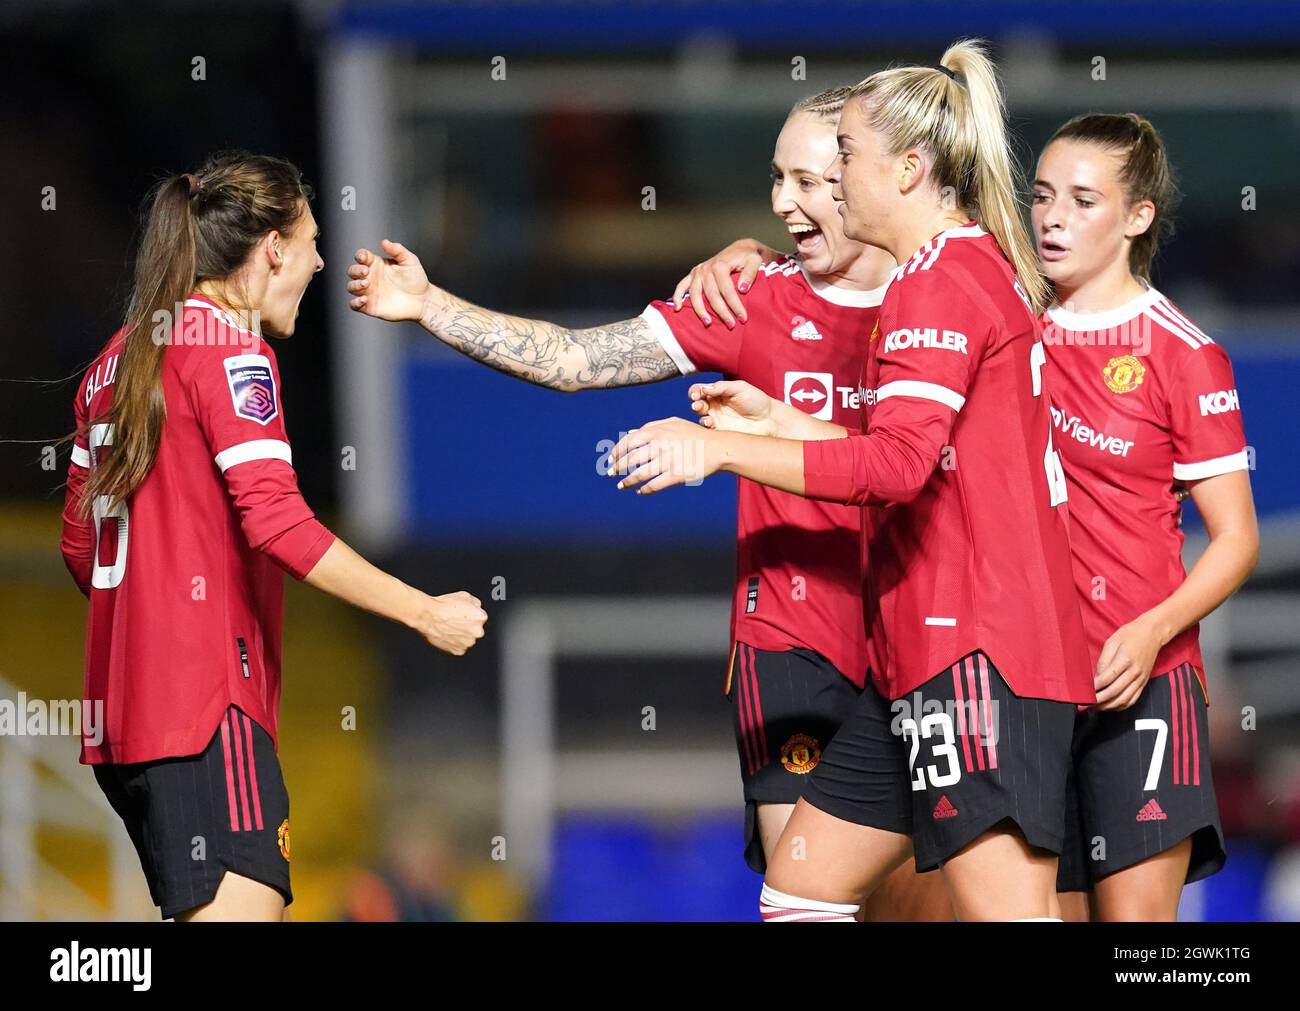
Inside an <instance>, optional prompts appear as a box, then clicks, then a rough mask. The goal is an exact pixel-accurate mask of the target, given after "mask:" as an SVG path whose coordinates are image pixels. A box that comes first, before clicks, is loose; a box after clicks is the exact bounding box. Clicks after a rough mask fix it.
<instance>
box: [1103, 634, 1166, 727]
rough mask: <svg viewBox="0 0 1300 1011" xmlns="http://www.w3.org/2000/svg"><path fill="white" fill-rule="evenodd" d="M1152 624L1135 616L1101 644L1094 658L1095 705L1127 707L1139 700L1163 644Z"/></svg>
mask: <svg viewBox="0 0 1300 1011" xmlns="http://www.w3.org/2000/svg"><path fill="white" fill-rule="evenodd" d="M1164 644H1165V642H1164V637H1163V636H1161V634H1160V632H1159V630H1158V629H1157V628H1156V626H1155V624H1154V623H1153V622H1151V621H1149V620H1148V619H1147V618H1145V617H1139V618H1135V619H1134V620H1133V621H1130V622H1129V623H1128V624H1127V625H1125V626H1123V627H1122V628H1119V629H1117V630H1116V631H1115V633H1114V634H1113V635H1112V636H1111V637H1110V638H1109V639H1107V640H1106V644H1105V645H1104V646H1102V647H1101V656H1100V657H1098V659H1097V675H1096V677H1095V678H1094V680H1093V687H1094V688H1096V689H1097V708H1098V709H1104V710H1117V709H1127V708H1128V707H1129V706H1131V705H1133V703H1134V702H1136V701H1137V700H1138V697H1139V696H1140V695H1141V694H1142V690H1143V689H1144V688H1146V686H1147V682H1148V681H1150V680H1151V668H1152V667H1153V666H1154V665H1155V662H1156V654H1158V653H1159V652H1160V649H1161V647H1162V646H1164Z"/></svg>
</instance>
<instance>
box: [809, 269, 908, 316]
mask: <svg viewBox="0 0 1300 1011" xmlns="http://www.w3.org/2000/svg"><path fill="white" fill-rule="evenodd" d="M799 269H800V270H801V271H802V272H803V277H804V280H805V281H807V282H808V287H810V288H811V289H812V290H813V294H815V295H820V296H821V297H822V298H824V299H826V301H827V302H831V303H833V304H834V305H844V306H848V307H849V308H850V309H870V308H872V307H874V306H877V305H879V304H880V303H881V302H883V301H884V299H885V289H886V288H888V287H889V282H885V283H884V284H882V285H881V286H880V287H879V288H872V289H871V290H870V291H863V290H862V289H860V288H841V287H840V286H839V285H836V284H829V283H827V282H826V281H819V280H817V278H815V277H813V276H812V274H810V273H808V268H807V267H805V266H804V265H803V262H802V261H800V263H799Z"/></svg>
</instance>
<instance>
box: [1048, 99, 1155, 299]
mask: <svg viewBox="0 0 1300 1011" xmlns="http://www.w3.org/2000/svg"><path fill="white" fill-rule="evenodd" d="M1056 140H1078V141H1084V142H1086V143H1089V144H1096V145H1097V146H1098V147H1101V148H1104V149H1105V150H1107V151H1110V152H1112V153H1114V154H1117V155H1118V156H1119V159H1120V170H1119V179H1120V183H1121V184H1122V185H1123V187H1124V197H1125V199H1126V200H1127V201H1128V204H1129V206H1130V207H1132V206H1133V205H1134V204H1136V203H1140V202H1142V201H1143V200H1150V201H1151V202H1152V203H1153V204H1154V205H1155V208H1156V213H1155V217H1154V218H1153V219H1152V221H1151V226H1150V227H1149V228H1148V229H1147V230H1146V231H1145V232H1143V233H1142V234H1141V235H1137V236H1134V237H1133V240H1132V243H1131V244H1130V246H1129V251H1128V265H1129V270H1130V271H1132V273H1133V274H1134V276H1136V277H1140V278H1142V279H1143V280H1145V281H1147V282H1148V283H1150V281H1151V264H1152V263H1153V262H1154V261H1155V258H1156V252H1157V251H1158V250H1159V248H1160V243H1161V242H1163V241H1164V240H1165V239H1167V238H1169V236H1171V235H1173V233H1174V220H1173V215H1174V211H1175V210H1176V209H1177V206H1178V200H1179V194H1178V186H1177V183H1176V182H1175V180H1174V173H1173V168H1172V166H1170V164H1169V154H1168V152H1167V151H1166V150H1165V143H1164V141H1163V140H1161V138H1160V133H1159V132H1158V131H1157V130H1156V128H1155V127H1154V126H1153V125H1152V123H1151V121H1150V120H1149V119H1146V118H1144V117H1142V116H1139V115H1138V114H1137V113H1136V112H1127V113H1124V114H1123V115H1119V114H1117V113H1101V112H1091V113H1086V114H1084V115H1082V116H1075V117H1074V118H1073V119H1071V120H1070V121H1069V122H1067V123H1065V124H1064V125H1063V126H1061V128H1060V129H1059V130H1057V131H1056V133H1054V134H1052V139H1051V140H1049V141H1048V143H1049V144H1050V143H1052V141H1056Z"/></svg>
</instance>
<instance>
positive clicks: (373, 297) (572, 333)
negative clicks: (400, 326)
mask: <svg viewBox="0 0 1300 1011" xmlns="http://www.w3.org/2000/svg"><path fill="white" fill-rule="evenodd" d="M382 248H383V251H384V254H385V255H384V256H380V255H377V254H375V253H372V252H371V251H370V250H368V249H359V250H357V253H356V263H355V264H353V265H352V266H351V267H349V268H348V276H349V277H350V278H351V279H352V280H350V281H349V282H348V291H349V292H350V293H351V294H352V296H353V298H352V302H351V305H352V308H353V309H354V310H356V311H357V312H360V313H364V314H365V315H367V316H374V317H377V318H379V319H386V320H394V321H397V320H413V321H416V322H418V323H419V324H420V325H421V326H422V327H424V329H426V330H428V331H429V333H431V334H433V335H434V336H435V337H437V338H438V339H439V340H440V341H442V342H443V343H444V344H446V345H448V346H449V347H452V348H455V349H456V350H457V351H459V352H460V353H461V354H463V355H467V356H468V357H470V358H473V359H475V360H476V361H480V362H483V363H484V364H485V365H490V366H492V368H494V369H497V370H498V371H500V372H504V373H506V374H507V375H511V376H515V377H516V378H518V379H523V380H524V381H525V382H529V383H533V384H534V385H536V386H546V387H549V388H550V389H553V390H560V391H562V392H565V393H572V392H575V391H577V390H592V389H606V388H610V387H616V386H635V385H638V384H641V383H656V382H659V381H660V380H662V379H670V378H672V377H673V376H676V375H678V374H679V373H678V369H677V366H676V365H675V364H673V360H672V359H671V358H670V357H669V356H668V352H667V351H665V350H664V348H663V346H662V345H661V344H660V343H659V341H658V339H657V338H656V337H655V335H654V333H653V332H652V331H651V329H650V326H649V324H647V323H646V322H645V321H644V320H643V319H641V318H640V317H634V318H632V319H628V320H623V321H621V322H618V323H609V324H606V325H604V326H597V327H588V328H586V329H582V330H575V329H570V328H568V327H563V326H559V325H558V324H555V323H548V322H546V321H545V320H535V319H524V318H522V317H519V316H508V315H506V314H505V313H500V312H493V311H492V310H490V309H484V308H481V307H480V306H477V305H474V304H473V303H471V302H467V301H465V300H464V299H461V298H457V297H456V296H455V295H453V294H451V293H450V292H447V291H443V290H442V289H441V288H438V287H437V286H436V285H433V284H431V283H430V282H429V279H428V277H427V276H426V275H425V272H424V268H423V267H422V266H421V264H420V261H419V258H418V257H416V255H415V254H414V253H412V252H411V251H410V250H408V249H407V248H406V247H405V246H402V245H400V244H398V243H396V242H389V241H388V240H387V239H385V240H384V242H383V243H382Z"/></svg>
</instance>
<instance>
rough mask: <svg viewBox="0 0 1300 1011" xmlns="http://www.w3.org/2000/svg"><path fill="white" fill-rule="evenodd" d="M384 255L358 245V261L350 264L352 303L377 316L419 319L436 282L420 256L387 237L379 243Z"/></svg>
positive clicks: (358, 308) (397, 320) (355, 257)
mask: <svg viewBox="0 0 1300 1011" xmlns="http://www.w3.org/2000/svg"><path fill="white" fill-rule="evenodd" d="M379 248H380V249H382V250H383V255H382V256H381V255H380V254H378V253H372V252H371V251H370V250H368V249H358V250H357V251H356V254H355V256H354V259H355V260H356V261H357V262H356V263H354V264H353V265H352V266H350V267H349V268H348V277H350V278H351V279H352V280H350V281H348V292H349V293H350V294H351V295H352V296H353V298H352V301H351V302H350V303H349V305H350V306H351V307H352V308H353V309H354V310H355V311H356V312H360V313H364V314H365V315H367V316H374V317H375V318H376V319H386V320H392V321H393V322H399V321H401V320H418V319H419V318H420V314H421V313H422V312H423V311H424V303H425V299H426V298H427V297H428V294H429V291H430V290H431V289H432V287H433V285H431V284H430V283H429V278H428V276H427V275H426V274H425V273H424V267H423V266H421V264H420V258H419V257H418V256H416V255H415V254H414V253H412V252H411V251H410V250H409V249H407V248H406V247H405V246H403V245H402V244H401V243H398V242H390V241H389V240H388V239H384V241H383V242H381V243H380V244H379Z"/></svg>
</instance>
